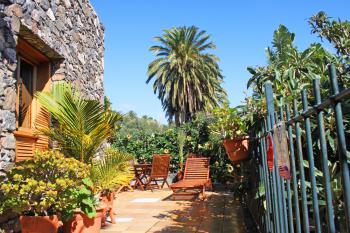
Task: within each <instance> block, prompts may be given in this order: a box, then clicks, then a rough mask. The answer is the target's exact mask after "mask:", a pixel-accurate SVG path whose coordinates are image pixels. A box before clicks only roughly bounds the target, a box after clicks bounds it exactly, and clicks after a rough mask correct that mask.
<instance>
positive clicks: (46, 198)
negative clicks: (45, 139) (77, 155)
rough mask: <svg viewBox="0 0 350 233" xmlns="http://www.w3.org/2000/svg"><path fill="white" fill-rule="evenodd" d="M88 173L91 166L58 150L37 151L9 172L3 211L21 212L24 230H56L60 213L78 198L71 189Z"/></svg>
mask: <svg viewBox="0 0 350 233" xmlns="http://www.w3.org/2000/svg"><path fill="white" fill-rule="evenodd" d="M88 175H89V166H87V165H85V164H84V163H81V162H79V161H77V160H75V159H74V158H65V157H64V156H63V155H62V154H61V153H59V152H57V151H47V152H36V153H35V154H34V157H33V159H32V160H27V161H22V162H19V163H17V164H16V166H15V167H14V168H13V169H12V170H11V171H10V172H8V173H7V174H6V178H5V180H4V181H3V182H2V184H1V185H0V189H1V191H2V192H3V196H2V200H1V202H0V213H3V212H4V211H7V210H9V209H11V210H12V211H13V212H15V213H18V214H19V215H20V223H21V227H22V233H55V232H57V229H58V228H59V226H60V225H61V222H60V220H59V216H60V215H61V213H62V212H63V211H64V210H65V209H66V208H68V207H69V206H70V205H71V203H72V202H74V201H75V200H74V199H73V198H71V197H70V195H69V192H70V191H71V190H73V189H75V187H76V186H77V185H79V183H81V182H82V179H84V178H85V177H87V176H88Z"/></svg>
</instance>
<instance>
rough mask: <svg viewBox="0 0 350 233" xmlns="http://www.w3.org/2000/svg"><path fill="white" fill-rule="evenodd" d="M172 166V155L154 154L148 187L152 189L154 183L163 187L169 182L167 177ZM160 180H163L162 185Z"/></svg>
mask: <svg viewBox="0 0 350 233" xmlns="http://www.w3.org/2000/svg"><path fill="white" fill-rule="evenodd" d="M169 166H170V155H153V161H152V169H151V174H150V175H149V176H148V177H147V182H146V184H145V186H146V189H147V188H148V187H150V188H151V190H152V185H156V186H158V188H163V187H164V184H167V185H168V187H169V184H168V181H167V178H168V173H169ZM158 182H163V183H162V184H161V185H160V186H159V184H158Z"/></svg>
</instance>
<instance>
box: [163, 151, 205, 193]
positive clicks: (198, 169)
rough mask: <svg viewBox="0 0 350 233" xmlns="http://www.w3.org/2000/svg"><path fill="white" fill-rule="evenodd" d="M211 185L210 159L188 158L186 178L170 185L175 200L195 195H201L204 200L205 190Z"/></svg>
mask: <svg viewBox="0 0 350 233" xmlns="http://www.w3.org/2000/svg"><path fill="white" fill-rule="evenodd" d="M209 183H210V179H209V158H198V157H197V158H195V157H191V158H187V160H186V166H185V172H184V178H183V179H182V180H180V181H179V182H176V183H174V184H172V185H170V188H171V189H172V190H173V199H175V196H182V195H194V194H196V193H199V194H201V195H202V198H203V199H204V198H205V188H206V186H208V184H209ZM191 190H193V191H191ZM189 191H191V192H189Z"/></svg>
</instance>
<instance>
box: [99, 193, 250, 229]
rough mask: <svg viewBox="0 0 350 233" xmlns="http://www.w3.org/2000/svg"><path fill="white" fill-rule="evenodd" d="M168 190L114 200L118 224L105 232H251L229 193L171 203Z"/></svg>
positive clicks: (236, 202)
mask: <svg viewBox="0 0 350 233" xmlns="http://www.w3.org/2000/svg"><path fill="white" fill-rule="evenodd" d="M170 196H171V191H169V190H168V189H163V190H154V191H153V192H151V191H138V190H135V191H133V192H123V193H120V194H118V195H117V197H116V201H115V212H116V221H117V223H116V224H111V223H108V224H107V225H106V226H105V227H104V228H103V229H102V231H101V232H102V233H120V232H127V233H144V232H148V233H151V232H153V233H155V232H158V233H175V232H178V233H180V232H186V233H191V232H198V233H204V232H213V233H248V232H249V231H248V230H247V229H246V227H245V221H244V211H243V209H242V208H241V207H240V205H239V202H238V201H235V200H234V198H233V197H232V196H231V195H230V194H227V193H223V192H217V193H215V192H208V193H207V200H205V201H201V200H196V201H172V200H171V199H170Z"/></svg>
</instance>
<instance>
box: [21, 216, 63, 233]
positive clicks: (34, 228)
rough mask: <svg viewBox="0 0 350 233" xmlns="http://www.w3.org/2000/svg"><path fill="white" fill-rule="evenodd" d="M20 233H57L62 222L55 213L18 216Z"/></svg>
mask: <svg viewBox="0 0 350 233" xmlns="http://www.w3.org/2000/svg"><path fill="white" fill-rule="evenodd" d="M19 221H20V223H21V227H22V233H57V230H58V228H59V227H60V226H61V225H62V222H60V221H59V220H58V217H57V215H52V216H20V218H19Z"/></svg>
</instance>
